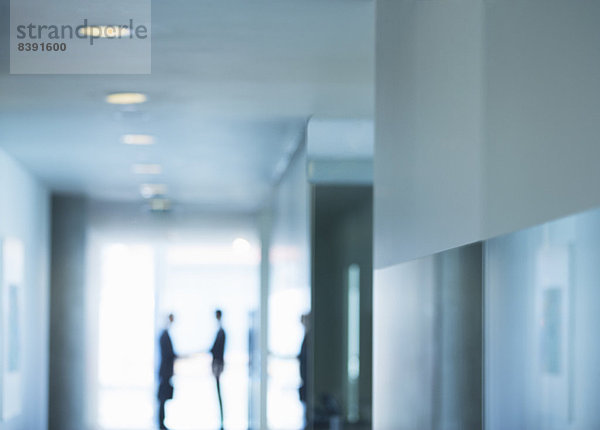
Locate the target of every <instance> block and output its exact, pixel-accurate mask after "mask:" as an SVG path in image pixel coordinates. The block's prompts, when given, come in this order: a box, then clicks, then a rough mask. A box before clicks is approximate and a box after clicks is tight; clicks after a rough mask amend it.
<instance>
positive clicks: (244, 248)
mask: <svg viewBox="0 0 600 430" xmlns="http://www.w3.org/2000/svg"><path fill="white" fill-rule="evenodd" d="M231 247H232V248H233V251H234V252H235V253H239V254H243V253H246V252H248V251H250V248H251V247H252V246H251V245H250V242H248V241H247V240H246V239H244V238H242V237H238V238H236V239H235V240H234V241H233V243H232V244H231Z"/></svg>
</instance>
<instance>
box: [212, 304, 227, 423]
mask: <svg viewBox="0 0 600 430" xmlns="http://www.w3.org/2000/svg"><path fill="white" fill-rule="evenodd" d="M222 316H223V312H221V310H220V309H217V310H216V312H215V317H216V318H217V323H218V324H219V330H218V331H217V336H216V337H215V342H214V343H213V346H212V348H211V349H210V352H211V354H212V357H213V359H212V373H213V375H214V376H215V380H216V381H217V396H218V397H219V412H220V413H221V429H223V400H222V399H221V382H220V378H221V373H223V367H224V366H225V360H224V355H225V330H223V326H222V324H221V317H222Z"/></svg>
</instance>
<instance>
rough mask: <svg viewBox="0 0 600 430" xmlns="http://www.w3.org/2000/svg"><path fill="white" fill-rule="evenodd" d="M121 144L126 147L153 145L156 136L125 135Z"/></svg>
mask: <svg viewBox="0 0 600 430" xmlns="http://www.w3.org/2000/svg"><path fill="white" fill-rule="evenodd" d="M121 142H123V143H124V144H125V145H152V144H153V143H154V136H151V135H149V134H124V135H123V136H121Z"/></svg>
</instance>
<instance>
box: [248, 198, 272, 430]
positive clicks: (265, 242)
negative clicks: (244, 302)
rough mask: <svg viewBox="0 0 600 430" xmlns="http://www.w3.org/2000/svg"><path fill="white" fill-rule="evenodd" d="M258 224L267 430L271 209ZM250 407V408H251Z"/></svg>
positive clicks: (262, 414) (262, 385)
mask: <svg viewBox="0 0 600 430" xmlns="http://www.w3.org/2000/svg"><path fill="white" fill-rule="evenodd" d="M259 223H260V241H261V258H260V341H259V344H260V398H259V405H258V407H259V408H260V412H259V414H258V416H259V423H260V429H261V430H267V390H268V384H269V378H268V373H267V372H268V360H269V339H268V333H269V276H270V270H269V268H270V261H269V250H270V248H271V224H272V221H271V209H270V208H267V209H265V210H264V211H263V212H262V213H261V214H260V218H259ZM251 407H252V406H251Z"/></svg>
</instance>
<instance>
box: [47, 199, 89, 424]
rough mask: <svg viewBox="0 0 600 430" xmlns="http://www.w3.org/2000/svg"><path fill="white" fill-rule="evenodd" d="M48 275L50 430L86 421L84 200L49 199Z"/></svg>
mask: <svg viewBox="0 0 600 430" xmlns="http://www.w3.org/2000/svg"><path fill="white" fill-rule="evenodd" d="M51 232H52V233H51V240H52V244H51V251H52V254H51V273H50V392H49V417H48V428H49V429H50V430H81V429H83V428H84V421H85V399H86V392H85V382H84V381H85V380H86V372H85V342H86V333H85V327H86V324H85V321H86V317H85V280H86V276H85V274H86V268H85V261H86V259H85V254H86V200H85V198H84V197H80V196H61V195H55V196H53V197H52V221H51Z"/></svg>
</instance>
